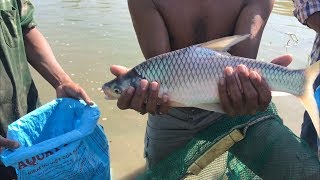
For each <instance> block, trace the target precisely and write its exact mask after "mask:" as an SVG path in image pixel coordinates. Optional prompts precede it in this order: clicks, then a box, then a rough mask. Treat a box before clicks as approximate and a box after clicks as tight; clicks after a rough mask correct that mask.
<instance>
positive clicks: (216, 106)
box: [193, 103, 225, 113]
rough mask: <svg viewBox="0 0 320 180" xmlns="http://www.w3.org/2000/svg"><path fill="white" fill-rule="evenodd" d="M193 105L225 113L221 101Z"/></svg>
mask: <svg viewBox="0 0 320 180" xmlns="http://www.w3.org/2000/svg"><path fill="white" fill-rule="evenodd" d="M193 107H196V108H199V109H204V110H207V111H214V112H219V113H225V112H224V111H223V109H222V107H221V105H220V104H219V103H203V104H197V105H195V106H193Z"/></svg>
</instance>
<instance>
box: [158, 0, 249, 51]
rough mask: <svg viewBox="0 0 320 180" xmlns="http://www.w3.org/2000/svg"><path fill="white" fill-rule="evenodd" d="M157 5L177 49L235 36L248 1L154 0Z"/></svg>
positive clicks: (174, 47)
mask: <svg viewBox="0 0 320 180" xmlns="http://www.w3.org/2000/svg"><path fill="white" fill-rule="evenodd" d="M154 4H155V6H156V8H157V10H158V11H159V12H160V14H161V16H162V18H163V19H164V22H165V23H166V26H167V29H168V33H169V37H170V44H171V48H172V49H173V50H174V49H179V48H182V47H186V46H189V45H192V44H198V43H201V42H205V41H209V40H212V39H216V38H220V37H224V36H230V35H233V32H234V28H235V25H236V22H237V19H238V16H239V14H240V12H241V9H242V8H243V7H244V5H245V0H154ZM226 14H227V15H226Z"/></svg>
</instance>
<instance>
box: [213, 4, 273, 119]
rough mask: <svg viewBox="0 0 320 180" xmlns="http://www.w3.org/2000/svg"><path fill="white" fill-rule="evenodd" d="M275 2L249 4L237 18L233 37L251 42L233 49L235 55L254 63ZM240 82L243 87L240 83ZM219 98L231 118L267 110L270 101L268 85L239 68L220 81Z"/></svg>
mask: <svg viewBox="0 0 320 180" xmlns="http://www.w3.org/2000/svg"><path fill="white" fill-rule="evenodd" d="M273 3H274V1H273V0H261V1H255V0H249V1H248V2H247V4H246V5H245V6H244V7H243V9H242V10H241V12H240V15H239V17H238V20H237V23H236V27H235V30H234V34H251V36H250V39H248V40H246V41H244V42H241V43H239V44H238V45H236V46H234V47H233V48H232V49H231V50H230V53H231V54H232V55H236V56H241V57H248V58H253V59H255V58H256V56H257V53H258V49H259V44H260V41H261V37H262V33H263V30H264V27H265V25H266V23H267V20H268V18H269V15H270V13H271V10H272V7H273ZM238 80H239V81H240V82H239V83H240V86H238V85H237V84H238V83H237V82H238ZM219 96H220V101H221V105H222V108H223V109H224V111H225V112H226V113H227V114H229V115H232V116H236V115H246V114H254V113H256V111H258V110H265V109H266V108H267V107H268V105H269V103H270V101H271V92H270V90H269V87H268V85H267V83H266V82H265V81H264V80H263V78H261V77H260V75H259V74H258V73H256V72H253V71H251V72H250V71H249V70H248V69H247V68H246V67H245V66H243V65H240V66H238V67H237V68H236V69H232V68H231V67H227V68H226V69H225V79H220V82H219Z"/></svg>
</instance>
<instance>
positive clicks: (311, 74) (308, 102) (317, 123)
mask: <svg viewBox="0 0 320 180" xmlns="http://www.w3.org/2000/svg"><path fill="white" fill-rule="evenodd" d="M319 73H320V61H317V62H316V63H314V64H312V65H311V66H309V67H308V68H306V70H305V77H306V83H305V86H304V92H303V94H302V95H301V96H298V98H300V100H301V101H302V104H303V106H304V107H305V109H306V110H307V112H308V114H309V116H310V117H311V120H312V123H313V125H314V127H315V129H316V131H317V134H318V139H319V137H320V117H319V109H320V107H318V106H317V102H316V100H315V97H314V92H313V83H314V81H315V79H316V78H317V76H318V75H319ZM318 152H320V142H319V141H318ZM319 155H320V154H319Z"/></svg>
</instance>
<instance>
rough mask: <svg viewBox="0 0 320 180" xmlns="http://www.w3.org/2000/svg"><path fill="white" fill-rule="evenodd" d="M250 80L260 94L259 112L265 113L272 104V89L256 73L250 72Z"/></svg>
mask: <svg viewBox="0 0 320 180" xmlns="http://www.w3.org/2000/svg"><path fill="white" fill-rule="evenodd" d="M249 78H250V80H251V82H252V84H253V86H254V87H255V89H256V90H257V91H256V92H257V93H258V97H259V98H258V102H259V111H264V110H266V109H267V107H268V106H269V103H270V102H271V98H272V97H271V91H270V88H269V86H268V84H267V82H266V81H265V80H264V79H263V78H262V77H261V76H260V75H259V74H258V73H257V72H255V71H251V72H250V74H249Z"/></svg>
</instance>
